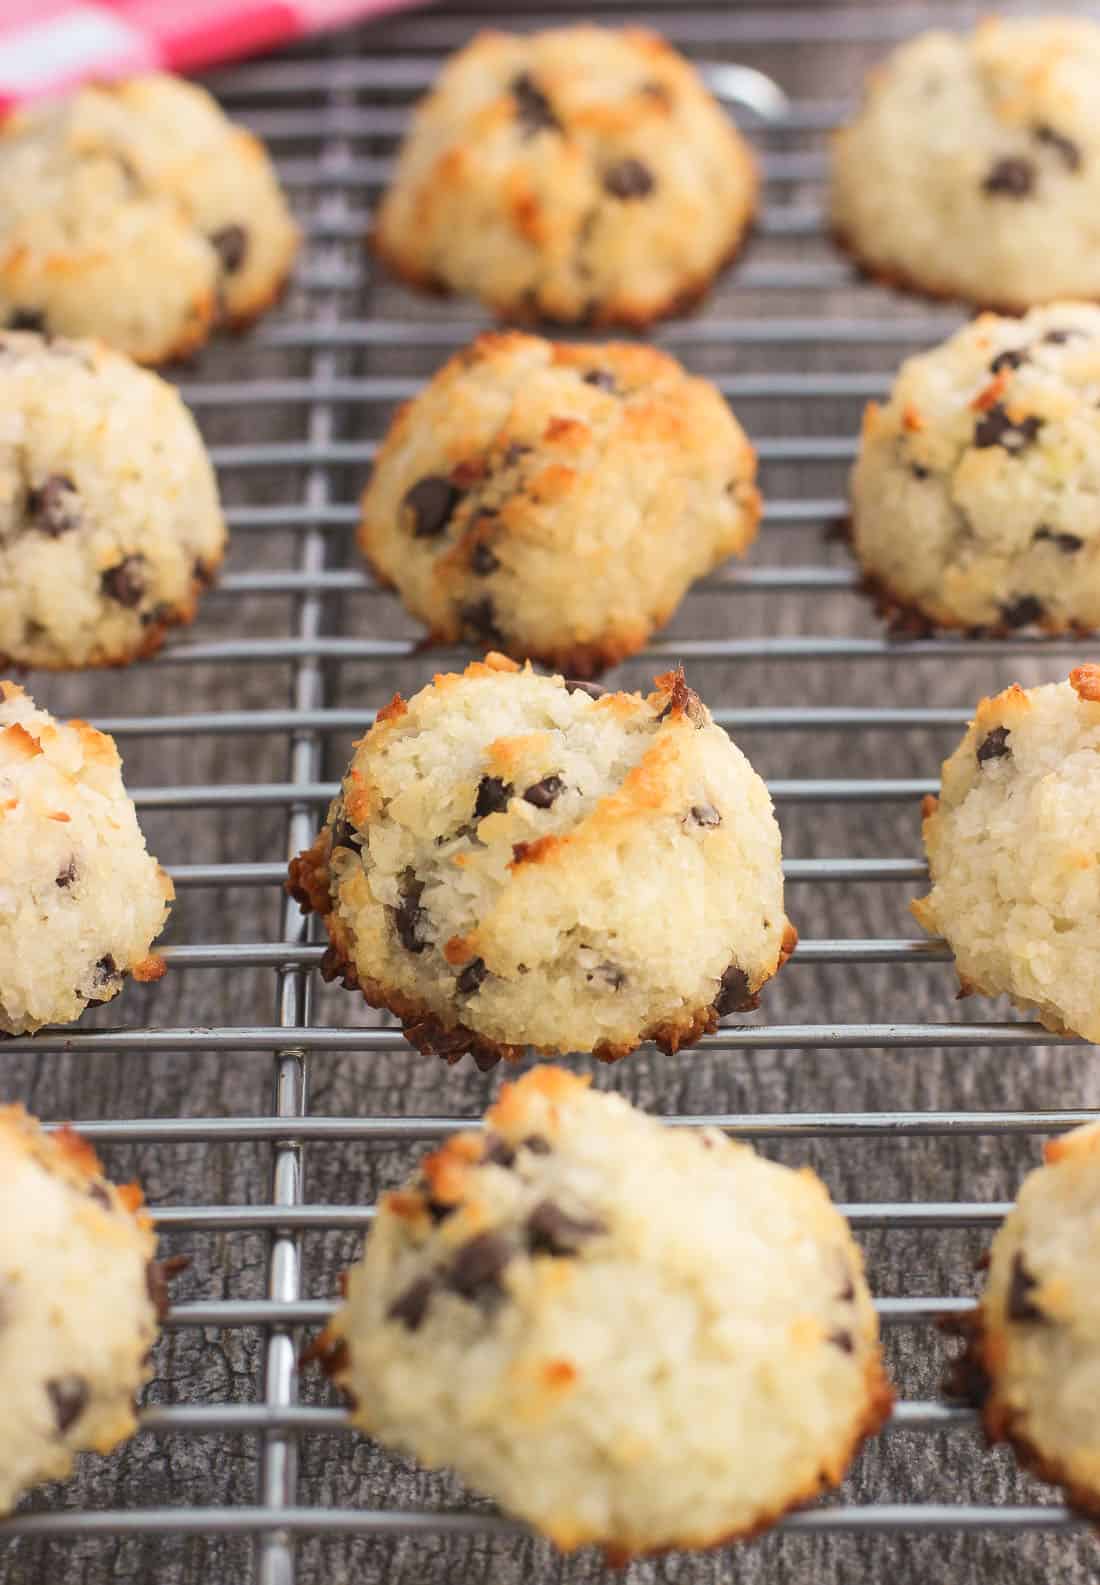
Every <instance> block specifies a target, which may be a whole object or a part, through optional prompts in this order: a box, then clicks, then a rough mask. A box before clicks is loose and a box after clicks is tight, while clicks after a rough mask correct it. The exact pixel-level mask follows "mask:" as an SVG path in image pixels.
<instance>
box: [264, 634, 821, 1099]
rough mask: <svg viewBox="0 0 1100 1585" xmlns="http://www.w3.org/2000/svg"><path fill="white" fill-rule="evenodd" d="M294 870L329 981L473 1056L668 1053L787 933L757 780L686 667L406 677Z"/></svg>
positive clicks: (775, 833)
mask: <svg viewBox="0 0 1100 1585" xmlns="http://www.w3.org/2000/svg"><path fill="white" fill-rule="evenodd" d="M594 694H595V695H596V697H593V695H594ZM289 886H290V890H291V892H292V894H293V895H294V896H295V897H297V898H298V899H299V901H300V902H301V903H302V906H303V908H304V909H305V910H307V911H308V910H310V909H312V910H313V911H314V912H316V913H318V914H320V915H321V916H322V919H323V922H324V925H325V928H326V930H327V931H328V935H329V941H330V946H329V949H328V952H327V953H326V955H325V959H324V962H323V964H322V972H323V974H324V975H325V977H326V978H327V979H333V978H336V977H342V979H343V983H344V984H345V986H347V987H348V988H349V989H355V988H358V989H359V990H360V991H361V992H362V994H363V996H364V997H365V998H366V1000H367V1001H368V1002H369V1003H370V1004H371V1006H373V1007H385V1008H388V1009H389V1010H390V1011H391V1012H393V1013H395V1014H396V1015H397V1017H398V1018H400V1019H401V1021H402V1023H403V1025H404V1029H405V1034H406V1036H407V1037H408V1039H409V1040H410V1041H411V1042H412V1043H413V1044H414V1045H415V1046H417V1047H418V1048H419V1049H420V1050H421V1051H425V1052H427V1051H434V1052H437V1053H438V1054H439V1055H440V1056H443V1057H446V1058H447V1060H448V1061H451V1062H454V1061H457V1060H458V1058H459V1057H460V1056H462V1054H463V1053H464V1052H467V1051H469V1052H472V1053H473V1055H474V1057H475V1059H476V1060H477V1062H478V1064H479V1065H480V1066H486V1067H488V1066H491V1065H492V1064H493V1063H494V1062H496V1061H498V1060H499V1059H500V1058H501V1057H504V1058H508V1059H516V1058H518V1057H519V1056H521V1055H522V1054H523V1051H524V1049H525V1048H526V1047H528V1046H530V1047H534V1048H535V1049H536V1050H537V1051H538V1052H540V1053H542V1054H546V1055H553V1054H556V1053H562V1052H568V1051H591V1052H594V1053H595V1054H596V1056H598V1057H602V1058H604V1059H605V1060H608V1061H610V1060H613V1059H614V1058H617V1057H621V1056H624V1055H625V1054H626V1053H627V1052H629V1051H632V1050H633V1049H634V1047H635V1046H637V1045H638V1043H639V1042H640V1041H642V1040H655V1041H656V1042H657V1043H658V1045H659V1046H660V1047H661V1048H662V1049H663V1050H664V1051H667V1052H672V1051H675V1050H677V1048H678V1047H679V1046H681V1045H683V1044H685V1043H686V1042H688V1041H690V1040H692V1039H693V1038H694V1037H695V1036H696V1035H698V1034H700V1033H702V1032H704V1031H706V1030H710V1029H713V1028H714V1027H715V1024H716V1023H717V1020H718V1018H719V1016H720V1015H721V1014H723V1013H727V1012H733V1011H735V1010H737V1009H741V1008H747V1007H752V1006H755V996H756V992H757V991H758V990H759V989H760V987H761V986H762V985H763V984H764V982H765V980H767V979H769V978H770V977H771V976H772V975H773V974H774V973H775V972H776V971H777V969H778V968H779V967H780V966H781V964H782V963H783V962H784V960H785V959H786V957H787V956H788V955H789V954H790V952H791V951H792V950H793V947H794V943H795V939H796V937H795V932H794V930H793V929H792V927H791V926H790V925H789V924H788V922H787V919H786V917H785V915H784V912H783V872H782V866H781V862H780V845H779V827H778V826H777V824H776V821H775V815H774V813H773V812H772V805H771V800H770V798H769V797H768V792H767V788H766V787H765V786H764V783H763V782H762V781H761V780H760V778H759V776H757V774H756V772H755V771H754V770H753V768H752V766H751V765H750V764H749V762H748V760H747V759H746V758H745V757H744V755H743V754H742V753H741V752H740V750H739V749H738V748H736V747H735V745H734V744H733V743H731V742H730V740H729V738H728V737H727V736H726V734H725V733H724V732H723V731H722V730H721V728H720V727H717V726H715V725H714V723H713V721H712V720H711V718H710V715H709V713H708V712H707V710H706V709H705V708H704V706H703V705H702V704H701V703H700V701H699V699H698V698H697V697H696V695H695V694H694V693H692V691H691V689H690V688H688V687H687V685H686V683H685V682H684V678H683V673H682V672H670V673H668V675H667V676H664V677H659V678H658V679H657V682H656V691H655V692H654V693H652V694H650V696H649V698H648V699H645V698H642V697H641V695H639V694H628V693H608V694H604V693H603V692H602V690H600V689H596V688H594V686H593V685H592V684H583V685H582V684H577V683H568V682H564V681H563V680H562V678H560V677H540V676H536V674H535V673H534V672H533V671H532V670H531V668H530V666H529V665H528V666H526V667H525V668H524V669H523V670H522V671H521V670H520V668H519V667H518V666H516V665H515V663H514V662H513V661H510V660H507V659H506V658H505V657H504V656H502V655H490V656H489V658H488V660H487V661H486V662H485V663H482V662H480V661H478V662H475V663H474V664H473V665H471V666H468V667H467V668H466V670H465V672H463V673H462V674H461V675H454V674H447V675H443V676H437V677H436V678H435V680H434V682H433V683H432V684H431V685H430V686H429V687H427V688H424V689H422V690H421V692H420V693H418V694H417V695H416V696H415V698H413V699H412V700H410V702H409V703H408V704H406V703H405V702H404V700H403V699H401V697H400V696H399V695H398V696H395V697H394V699H393V701H392V702H391V703H390V704H389V705H387V707H386V708H385V709H384V710H382V711H381V712H380V713H379V716H378V719H377V721H376V722H375V724H374V726H373V727H372V728H371V730H370V731H369V732H368V733H367V735H366V737H365V738H363V740H362V742H361V743H359V745H358V746H357V748H356V752H355V755H354V758H353V759H352V762H351V764H350V766H349V767H348V771H347V774H346V776H345V777H344V781H343V785H342V788H341V791H340V793H339V795H338V796H337V798H336V799H335V800H334V802H333V804H332V806H331V808H330V809H329V813H328V820H327V822H326V824H325V826H324V827H323V829H322V830H321V832H320V834H319V836H318V838H317V840H316V842H315V843H314V844H313V846H312V847H311V848H310V849H309V850H308V851H307V852H305V853H303V854H301V855H300V856H299V857H298V858H297V859H295V860H294V862H293V863H292V864H291V867H290V882H289Z"/></svg>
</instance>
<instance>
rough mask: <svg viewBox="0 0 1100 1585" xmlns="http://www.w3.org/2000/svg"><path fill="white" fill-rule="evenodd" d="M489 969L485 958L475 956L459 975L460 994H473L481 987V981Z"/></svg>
mask: <svg viewBox="0 0 1100 1585" xmlns="http://www.w3.org/2000/svg"><path fill="white" fill-rule="evenodd" d="M488 972H489V970H488V969H487V968H486V967H485V959H484V958H474V960H473V961H472V962H471V963H467V965H466V967H465V968H464V969H463V971H462V973H461V974H460V975H459V976H458V994H459V995H460V996H473V995H474V993H475V992H476V991H479V990H480V989H481V983H482V981H483V980H484V979H485V976H486V975H487V974H488Z"/></svg>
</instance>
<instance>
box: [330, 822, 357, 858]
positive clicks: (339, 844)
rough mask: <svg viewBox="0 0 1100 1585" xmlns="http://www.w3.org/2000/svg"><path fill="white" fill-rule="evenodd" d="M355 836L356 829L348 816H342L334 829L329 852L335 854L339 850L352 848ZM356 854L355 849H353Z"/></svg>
mask: <svg viewBox="0 0 1100 1585" xmlns="http://www.w3.org/2000/svg"><path fill="white" fill-rule="evenodd" d="M354 835H355V827H354V826H353V825H352V823H351V821H350V820H349V819H348V818H347V816H346V815H341V816H340V818H339V819H338V820H337V821H336V822H335V824H334V825H333V827H332V836H331V838H330V839H329V851H330V852H335V850H336V849H337V848H350V847H351V839H352V837H353V836H354ZM352 851H353V852H354V851H355V850H354V848H353V849H352Z"/></svg>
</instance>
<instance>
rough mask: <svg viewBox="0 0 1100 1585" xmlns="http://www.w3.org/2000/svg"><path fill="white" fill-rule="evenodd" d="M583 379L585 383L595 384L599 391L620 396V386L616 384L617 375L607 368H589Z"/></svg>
mask: <svg viewBox="0 0 1100 1585" xmlns="http://www.w3.org/2000/svg"><path fill="white" fill-rule="evenodd" d="M581 379H582V380H583V381H584V383H585V385H594V386H595V387H596V389H597V391H606V392H607V393H608V394H609V395H610V396H618V394H619V387H618V386H617V385H616V384H615V376H614V375H613V374H611V373H609V372H608V370H607V369H589V371H588V373H587V374H582V375H581Z"/></svg>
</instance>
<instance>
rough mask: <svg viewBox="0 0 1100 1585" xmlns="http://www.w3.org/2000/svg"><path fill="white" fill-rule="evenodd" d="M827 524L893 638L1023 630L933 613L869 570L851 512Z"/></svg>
mask: <svg viewBox="0 0 1100 1585" xmlns="http://www.w3.org/2000/svg"><path fill="white" fill-rule="evenodd" d="M828 527H829V533H830V536H831V537H832V538H833V539H835V540H842V541H843V542H844V543H845V544H846V545H847V546H848V549H849V551H850V552H851V555H852V558H853V560H854V561H856V562H857V563H858V565H859V572H860V579H859V585H858V587H859V592H860V593H861V594H863V595H865V596H866V598H867V599H868V600H869V601H870V602H871V604H872V606H873V607H874V610H875V615H876V616H878V617H881V619H882V620H883V621H884V622H885V623H886V628H887V632H888V633H889V636H890V637H891V638H897V639H907V638H932V637H933V636H934V635H935V634H936V633H959V634H961V635H962V636H963V637H964V638H972V639H975V640H979V639H983V638H1012V637H1013V635H1015V634H1018V633H1019V632H1020V631H1021V629H1020V628H1018V627H1009V626H1008V624H1007V623H1005V622H983V623H981V624H979V625H978V626H976V627H972V626H970V625H969V624H968V623H966V622H962V621H956V620H954V619H953V618H951V617H946V616H933V615H932V614H931V613H930V612H929V611H926V610H925V609H924V607H923V606H920V605H917V603H916V602H915V601H913V600H910V599H908V598H907V597H906V596H905V595H903V594H899V593H898V592H897V591H896V590H895V589H892V588H891V587H890V584H889V583H888V582H887V581H886V579H885V578H881V577H879V575H878V573H875V572H869V571H868V570H867V568H866V567H865V566H864V565H863V562H862V561H861V560H860V556H859V551H858V550H857V549H856V546H855V539H854V534H853V529H852V516H851V513H850V512H848V513H845V514H844V516H843V517H838V518H834V519H833V521H832V522H831V523H830V524H829V525H828ZM1027 626H1028V627H1037V628H1038V629H1039V631H1040V632H1041V633H1045V634H1046V636H1047V637H1048V638H1059V637H1065V636H1066V635H1067V634H1072V635H1073V637H1074V638H1090V637H1093V636H1094V635H1095V633H1096V629H1095V628H1092V627H1086V626H1084V625H1083V624H1082V623H1080V622H1054V621H1050V620H1044V621H1041V622H1029V623H1028V624H1027Z"/></svg>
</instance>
